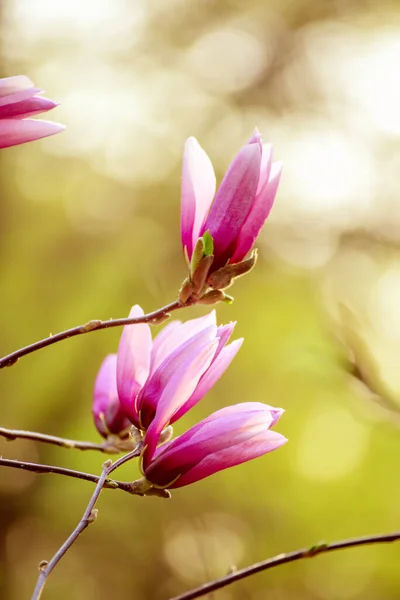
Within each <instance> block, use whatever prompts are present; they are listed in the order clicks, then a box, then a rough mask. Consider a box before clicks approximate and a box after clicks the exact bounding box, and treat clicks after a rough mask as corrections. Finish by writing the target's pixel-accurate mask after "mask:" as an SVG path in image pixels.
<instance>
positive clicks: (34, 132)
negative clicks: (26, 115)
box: [0, 119, 65, 148]
mask: <svg viewBox="0 0 400 600" xmlns="http://www.w3.org/2000/svg"><path fill="white" fill-rule="evenodd" d="M64 129H65V126H64V125H60V124H59V123H52V122H50V121H41V120H30V119H26V120H24V119H22V120H19V119H0V148H8V147H10V146H16V145H17V144H24V143H25V142H32V141H33V140H39V139H41V138H44V137H47V136H49V135H54V134H55V133H59V132H60V131H63V130H64Z"/></svg>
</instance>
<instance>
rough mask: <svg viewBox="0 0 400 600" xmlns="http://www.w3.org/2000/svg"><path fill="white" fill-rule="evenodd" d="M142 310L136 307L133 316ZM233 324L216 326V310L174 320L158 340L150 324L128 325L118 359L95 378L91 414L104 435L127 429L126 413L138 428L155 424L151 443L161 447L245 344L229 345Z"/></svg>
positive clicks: (110, 360)
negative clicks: (166, 435)
mask: <svg viewBox="0 0 400 600" xmlns="http://www.w3.org/2000/svg"><path fill="white" fill-rule="evenodd" d="M143 314H144V313H143V310H142V309H141V308H140V306H134V307H133V308H132V310H131V312H130V317H139V316H143ZM234 327H235V323H230V324H229V325H222V326H219V327H218V326H217V324H216V316H215V311H213V312H211V313H210V314H208V315H206V316H204V317H200V318H198V319H192V320H190V321H187V322H186V323H181V322H180V321H172V322H171V323H169V324H168V325H167V326H166V327H164V329H163V330H162V331H161V332H160V333H159V334H158V335H157V336H156V337H155V339H154V340H152V337H151V330H150V326H149V325H148V324H147V323H141V324H135V325H127V326H126V327H124V330H123V333H122V336H121V341H120V345H119V349H118V355H117V357H116V356H115V355H111V356H109V357H108V358H107V359H106V360H105V362H104V363H103V365H102V367H101V369H100V372H99V374H98V376H97V380H96V386H95V394H94V403H93V414H94V418H95V423H96V426H97V428H98V430H99V431H100V433H102V435H104V433H103V431H106V429H108V431H111V432H113V433H118V430H119V429H120V427H122V429H123V428H124V427H125V421H124V420H123V419H122V414H124V415H126V417H128V418H129V420H130V422H131V423H132V424H133V425H134V426H135V427H136V428H137V429H139V430H142V431H145V430H147V429H148V428H149V426H150V425H151V426H152V429H151V432H150V433H149V436H148V438H147V444H148V445H149V447H152V445H154V444H155V445H157V444H158V443H159V441H160V440H159V438H160V435H161V432H162V431H163V430H164V429H165V428H166V427H168V425H169V424H171V423H174V422H175V421H176V420H177V419H179V418H180V417H181V416H182V415H184V414H185V413H186V412H187V411H188V410H189V409H190V408H191V407H192V406H193V405H194V404H196V403H197V402H199V400H201V399H202V398H203V396H204V395H205V394H206V393H207V392H208V391H209V389H210V388H211V387H212V386H213V385H214V383H215V382H216V381H217V380H218V379H219V378H220V377H221V375H222V374H223V373H224V371H225V370H226V369H227V368H228V366H229V365H230V363H231V361H232V360H233V358H234V356H235V355H236V353H237V352H238V350H239V348H240V346H241V345H242V342H243V340H242V339H239V340H235V341H234V342H232V343H230V344H228V345H227V342H228V340H229V338H230V336H231V334H232V332H233V329H234ZM117 394H118V400H119V410H118V405H117V402H116V400H117Z"/></svg>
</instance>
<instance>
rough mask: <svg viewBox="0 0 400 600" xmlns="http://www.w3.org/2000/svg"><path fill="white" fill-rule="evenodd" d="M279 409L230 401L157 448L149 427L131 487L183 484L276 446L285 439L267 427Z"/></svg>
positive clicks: (275, 420) (143, 487) (278, 415)
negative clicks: (140, 474)
mask: <svg viewBox="0 0 400 600" xmlns="http://www.w3.org/2000/svg"><path fill="white" fill-rule="evenodd" d="M282 413H283V410H282V409H280V408H273V407H272V406H268V405H266V404H262V403H260V402H245V403H243V404H237V405H236V406H229V407H227V408H223V409H222V410H218V411H217V412H215V413H213V414H212V415H210V416H209V417H208V418H207V419H204V421H201V422H200V423H198V424H197V425H195V426H194V427H192V428H191V429H189V431H186V433H184V434H183V435H181V436H179V437H177V438H175V439H174V440H172V441H170V442H168V443H166V444H163V445H162V446H159V447H158V448H153V444H152V443H151V444H150V445H148V444H147V443H146V442H147V438H148V436H150V433H151V432H150V429H149V431H148V432H147V434H146V436H145V439H144V442H143V446H144V448H145V450H144V454H143V457H142V470H143V473H144V479H142V480H139V481H138V482H135V484H133V486H134V488H135V489H137V490H138V491H139V493H140V492H142V493H148V490H150V489H151V488H152V487H155V488H170V489H172V488H178V487H183V486H185V485H189V484H191V483H194V482H196V481H199V480H200V479H204V478H205V477H209V476H210V475H213V474H214V473H217V472H218V471H221V470H223V469H228V468H229V467H233V466H235V465H239V464H241V463H244V462H247V461H249V460H252V459H253V458H257V457H259V456H262V455H263V454H267V453H268V452H271V451H272V450H276V449H277V448H279V447H280V446H282V445H283V444H284V443H285V442H287V439H286V438H285V437H284V436H283V435H281V434H279V433H276V432H274V431H270V428H271V427H273V426H274V425H275V423H276V422H277V421H278V420H279V418H280V416H281V415H282ZM151 442H152V440H151Z"/></svg>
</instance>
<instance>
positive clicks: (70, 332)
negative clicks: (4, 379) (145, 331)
mask: <svg viewBox="0 0 400 600" xmlns="http://www.w3.org/2000/svg"><path fill="white" fill-rule="evenodd" d="M190 304H191V302H190V301H188V302H186V303H185V304H182V302H180V301H179V300H175V302H171V304H167V305H166V306H164V307H163V308H159V309H158V310H155V311H154V312H151V313H148V314H147V315H144V316H143V317H135V318H129V317H127V318H123V319H110V320H108V321H99V320H92V321H89V322H88V323H86V324H85V325H78V326H77V327H72V328H71V329H66V330H65V331H61V332H60V333H57V334H55V335H50V336H49V337H47V338H43V339H42V340H39V341H38V342H34V343H33V344H30V345H29V346H24V347H23V348H20V349H19V350H16V351H15V352H11V353H10V354H7V355H6V356H3V358H0V369H2V368H3V367H11V366H12V365H14V364H15V363H16V362H17V361H18V359H20V358H21V357H22V356H26V355H27V354H31V353H32V352H36V351H37V350H41V349H42V348H46V347H47V346H51V345H52V344H56V343H57V342H61V341H62V340H66V339H67V338H70V337H74V336H76V335H83V334H84V333H89V332H90V331H99V330H100V329H109V328H110V327H121V326H123V325H138V324H139V323H153V324H157V323H159V322H162V321H163V320H164V319H165V318H168V316H169V313H171V312H172V311H174V310H178V309H180V308H185V307H186V306H190Z"/></svg>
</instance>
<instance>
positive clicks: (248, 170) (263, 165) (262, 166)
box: [181, 129, 282, 300]
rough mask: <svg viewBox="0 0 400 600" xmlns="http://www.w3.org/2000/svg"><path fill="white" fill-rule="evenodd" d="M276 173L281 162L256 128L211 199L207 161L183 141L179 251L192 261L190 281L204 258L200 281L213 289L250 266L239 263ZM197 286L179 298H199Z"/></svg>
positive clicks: (265, 209)
mask: <svg viewBox="0 0 400 600" xmlns="http://www.w3.org/2000/svg"><path fill="white" fill-rule="evenodd" d="M281 170H282V166H281V164H280V163H273V162H272V145H270V144H268V145H263V144H262V141H261V136H260V134H259V132H258V130H257V129H256V130H255V132H254V134H253V137H252V138H251V139H250V141H249V142H248V144H246V146H244V147H243V148H242V149H241V150H240V151H239V154H238V155H237V156H236V158H235V159H234V161H233V163H232V164H231V166H230V167H229V169H228V171H227V173H226V175H225V177H224V179H223V180H222V183H221V185H220V187H219V189H218V192H217V194H216V196H215V198H214V194H215V175H214V170H213V167H212V164H211V161H210V159H209V158H208V156H207V154H206V153H205V152H204V150H203V149H202V148H201V147H200V145H199V144H198V142H197V141H196V139H195V138H193V137H192V138H189V139H188V140H187V142H186V145H185V151H184V157H183V170H182V210H181V237H182V245H183V249H184V253H185V254H186V256H187V258H188V260H189V262H191V278H190V281H191V282H192V283H193V279H194V278H193V275H194V273H195V272H196V269H198V268H199V265H200V261H201V260H202V259H207V260H206V261H204V260H203V268H202V269H201V272H202V274H203V273H204V271H206V273H205V275H204V277H203V279H204V281H203V280H201V283H203V284H204V283H206V284H207V285H208V286H209V287H211V288H214V289H224V288H225V287H228V285H230V283H231V282H232V280H233V279H234V278H235V277H237V276H239V275H243V274H244V273H245V272H247V271H248V270H250V269H251V268H252V267H253V266H254V263H255V255H253V257H252V260H250V262H249V263H246V264H244V263H243V261H244V259H245V257H246V255H247V254H248V252H249V251H250V250H251V248H252V247H253V244H254V242H255V240H256V238H257V236H258V234H259V232H260V230H261V228H262V226H263V225H264V222H265V220H266V218H267V217H268V215H269V213H270V211H271V208H272V205H273V203H274V199H275V195H276V192H277V189H278V184H279V180H280V176H281ZM210 256H211V258H210ZM205 263H206V264H205ZM227 265H228V267H227ZM234 265H236V267H235V268H234V267H233V266H234ZM239 265H242V266H241V267H240V266H239ZM223 269H225V270H224V271H223ZM217 271H219V273H218V274H217V273H216V272H217ZM198 279H199V280H200V279H201V278H200V277H198ZM199 287H200V286H198V285H197V286H195V288H196V289H195V290H194V291H193V289H190V290H189V288H188V290H187V291H185V292H184V295H187V296H190V295H191V294H192V295H193V293H197V294H199V292H200V291H201V290H200V289H199ZM192 288H193V286H192ZM183 300H185V298H183Z"/></svg>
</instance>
